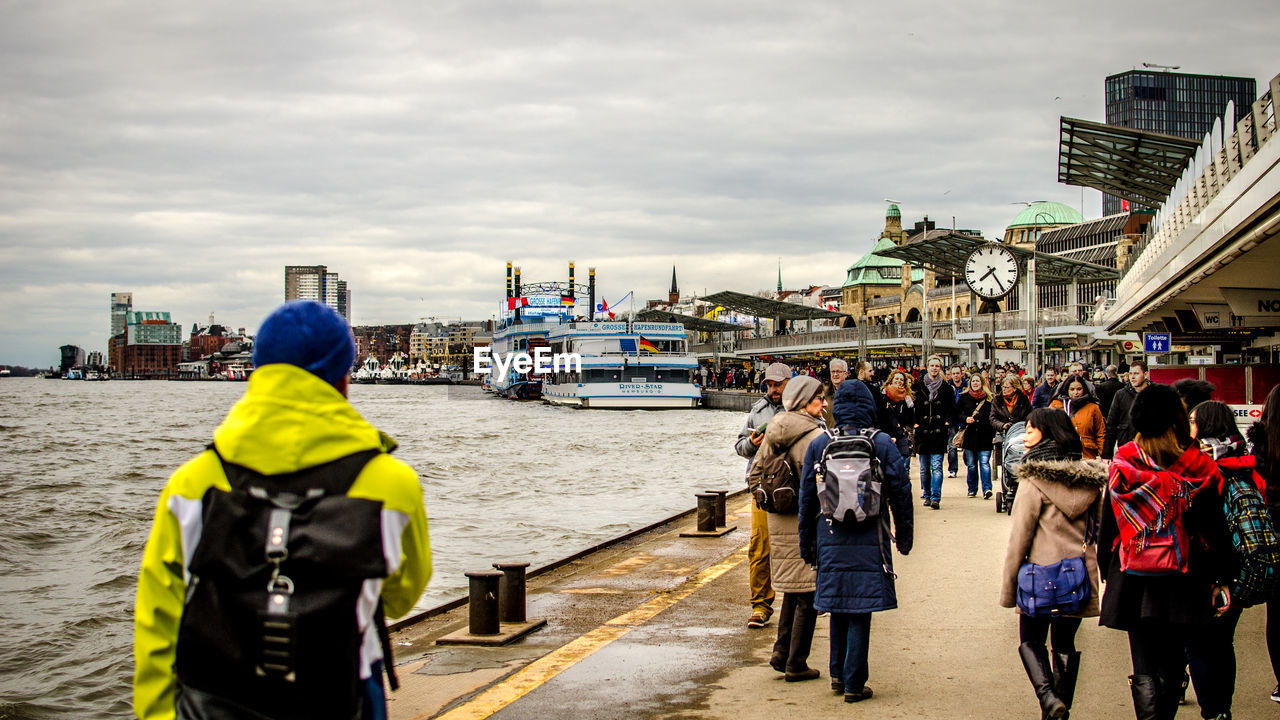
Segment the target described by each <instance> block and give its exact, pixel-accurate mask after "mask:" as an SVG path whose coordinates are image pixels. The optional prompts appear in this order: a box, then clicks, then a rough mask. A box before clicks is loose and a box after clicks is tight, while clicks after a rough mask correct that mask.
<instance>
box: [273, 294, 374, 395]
mask: <svg viewBox="0 0 1280 720" xmlns="http://www.w3.org/2000/svg"><path fill="white" fill-rule="evenodd" d="M355 359H356V341H355V338H353V337H352V336H351V327H350V326H348V325H347V321H346V320H343V319H342V316H341V315H339V314H338V313H337V311H335V310H334V309H333V308H331V307H329V306H328V305H323V304H321V303H318V302H316V301H315V300H291V301H289V302H287V303H285V304H283V305H281V306H280V307H278V308H276V309H275V310H272V311H271V314H270V315H268V316H267V319H266V320H263V321H262V325H261V326H260V327H259V328H258V337H257V339H256V340H255V342H254V345H253V364H254V367H262V366H263V365H271V364H274V363H285V364H287V365H296V366H298V367H300V368H302V369H303V370H306V371H307V372H310V373H311V374H313V375H316V376H317V377H319V378H320V379H321V380H324V381H325V382H327V383H329V384H330V385H333V384H336V383H337V382H338V381H339V380H341V379H342V378H344V377H346V376H347V374H348V373H350V372H351V364H352V363H354V362H355Z"/></svg>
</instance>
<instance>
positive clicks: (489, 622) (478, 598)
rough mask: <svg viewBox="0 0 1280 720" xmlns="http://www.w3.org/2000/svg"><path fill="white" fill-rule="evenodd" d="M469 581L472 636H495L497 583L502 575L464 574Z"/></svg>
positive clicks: (497, 627)
mask: <svg viewBox="0 0 1280 720" xmlns="http://www.w3.org/2000/svg"><path fill="white" fill-rule="evenodd" d="M466 576H467V577H468V578H470V580H471V594H470V598H469V603H470V604H469V609H470V611H471V615H470V621H469V628H470V632H471V634H472V635H497V634H498V631H499V630H500V629H501V626H500V625H499V623H498V583H499V581H500V580H501V579H502V573H500V572H498V571H496V570H473V571H472V572H469V573H466Z"/></svg>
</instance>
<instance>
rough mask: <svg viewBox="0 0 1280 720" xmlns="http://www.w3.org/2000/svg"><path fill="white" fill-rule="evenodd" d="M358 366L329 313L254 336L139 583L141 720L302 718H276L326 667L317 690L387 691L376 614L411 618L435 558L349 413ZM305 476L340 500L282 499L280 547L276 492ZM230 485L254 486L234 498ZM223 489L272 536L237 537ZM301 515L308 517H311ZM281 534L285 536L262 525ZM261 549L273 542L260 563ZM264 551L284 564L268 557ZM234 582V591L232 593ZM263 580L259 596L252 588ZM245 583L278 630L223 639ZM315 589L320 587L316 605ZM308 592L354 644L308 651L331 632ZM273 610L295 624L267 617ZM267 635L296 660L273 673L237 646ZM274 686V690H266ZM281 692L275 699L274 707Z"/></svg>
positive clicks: (179, 476)
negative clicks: (324, 600)
mask: <svg viewBox="0 0 1280 720" xmlns="http://www.w3.org/2000/svg"><path fill="white" fill-rule="evenodd" d="M354 359H355V343H354V340H353V339H352V337H351V330H350V328H349V327H348V325H347V323H346V321H345V320H343V319H342V318H341V317H340V316H339V315H338V314H337V313H335V312H334V311H333V310H332V309H330V308H328V307H326V306H324V305H321V304H319V303H316V302H312V301H293V302H290V303H286V304H284V305H282V306H280V307H279V308H277V309H276V310H275V311H273V312H272V313H271V315H269V316H268V317H267V319H266V320H265V321H264V322H263V324H262V327H261V328H260V329H259V332H258V338H257V343H256V346H255V349H254V364H255V366H256V367H257V370H255V371H254V373H253V374H252V376H251V377H250V379H249V384H248V389H247V391H246V392H245V395H244V397H242V398H241V399H240V401H239V402H237V403H236V405H235V406H234V407H232V409H231V411H230V413H229V414H228V415H227V417H226V419H225V420H224V421H223V422H222V424H221V425H220V426H219V427H218V428H217V429H216V430H215V431H214V435H213V444H212V445H210V447H209V449H208V450H207V451H205V452H203V453H201V454H199V455H197V456H196V457H194V458H193V459H191V460H190V461H188V462H187V463H185V464H184V465H182V466H181V467H179V468H178V469H177V471H175V472H174V473H173V475H172V476H171V477H170V478H169V481H168V482H167V483H166V485H165V487H164V490H163V491H162V492H161V494H160V501H159V504H158V506H157V508H156V514H155V520H154V524H153V526H152V529H151V535H150V537H149V538H148V540H147V544H146V549H145V550H144V552H143V559H142V568H141V571H140V574H139V577H138V595H137V604H136V612H135V616H134V661H135V663H136V666H135V674H134V683H133V690H134V712H135V713H136V714H137V716H138V717H139V718H144V719H145V720H149V719H151V718H166V719H167V718H174V717H178V718H182V717H189V716H200V717H204V716H205V715H204V714H202V713H209V714H211V715H217V716H231V717H234V716H240V717H264V718H271V717H279V716H286V715H292V714H295V713H297V712H303V710H302V708H301V707H296V706H295V707H293V709H292V710H291V711H290V712H288V713H282V712H278V710H276V709H273V708H272V707H270V706H271V705H272V703H273V702H274V701H275V700H276V699H277V698H279V697H284V696H285V695H287V691H288V690H290V689H293V690H298V689H300V688H303V687H307V682H308V681H309V682H311V683H315V682H316V676H317V674H320V675H326V674H327V675H328V676H333V675H334V673H335V667H336V666H341V667H340V668H338V669H337V671H336V672H338V676H336V677H337V679H338V680H339V682H326V683H323V685H329V686H332V685H338V686H341V690H340V691H339V692H340V693H341V692H346V691H347V690H353V689H354V690H356V691H357V692H364V690H363V688H365V687H366V686H369V685H371V684H376V688H377V691H376V692H380V691H381V682H382V679H381V669H382V668H381V661H382V660H383V659H384V658H383V650H382V648H383V647H384V646H385V643H380V642H379V639H378V632H379V630H380V628H381V624H382V620H381V616H380V613H378V612H377V607H378V604H379V603H378V600H379V599H380V601H381V607H382V609H383V610H384V611H385V614H386V615H387V616H389V617H399V616H401V615H404V614H405V613H407V612H409V610H410V609H412V607H413V605H414V603H415V602H417V600H418V597H419V596H420V595H421V594H422V591H423V589H424V588H425V587H426V585H427V581H428V580H429V579H430V577H431V549H430V545H429V543H428V538H427V518H426V513H425V511H424V508H423V503H422V487H421V485H420V483H419V482H418V477H417V474H416V473H415V472H414V471H413V469H411V468H410V467H409V466H408V465H406V464H405V463H403V462H401V461H399V460H396V459H394V458H392V457H391V456H390V455H388V454H387V453H389V452H390V451H391V450H392V449H394V448H395V441H394V440H392V439H391V438H390V437H388V436H387V435H385V434H384V433H382V432H381V431H379V430H378V429H377V428H375V427H373V426H372V425H370V424H369V423H368V422H367V421H365V419H364V418H362V417H361V416H360V414H359V413H358V412H356V410H355V408H353V407H352V406H351V404H350V403H349V402H348V401H347V398H346V392H347V383H348V379H349V378H348V376H349V373H350V370H351V366H352V363H353V361H354ZM344 472H345V473H346V474H347V475H348V477H346V478H345V479H344V478H343V477H341V476H342V475H343V473H344ZM326 473H327V475H326ZM352 475H353V476H354V477H353V478H352V477H351V476H352ZM313 476H314V477H320V476H324V477H329V476H333V477H334V478H336V481H337V484H336V485H332V487H337V488H342V489H345V493H341V492H340V491H339V492H335V493H331V496H330V497H329V498H324V499H321V500H315V499H314V497H315V496H314V495H305V494H304V495H300V496H298V497H293V496H289V495H288V494H287V493H284V492H283V490H282V491H281V492H282V494H283V495H284V496H285V497H286V498H289V499H291V500H296V501H298V502H299V503H301V508H300V509H299V510H298V511H297V512H295V514H294V515H293V528H294V529H293V532H290V530H289V524H288V517H286V516H288V515H289V512H291V511H290V510H289V509H286V510H284V511H281V510H279V508H281V507H285V508H288V507H289V503H288V502H283V503H282V502H279V501H278V500H277V498H276V495H275V494H274V492H275V489H274V488H276V487H279V488H285V487H292V486H288V485H286V483H288V482H294V481H295V480H296V479H298V478H302V479H303V480H302V481H303V482H306V481H309V480H308V479H309V478H312V477H313ZM239 478H249V479H250V480H247V481H244V482H246V483H247V484H245V485H244V486H243V488H244V490H243V491H241V484H240V483H241V482H242V481H241V480H240V479H239ZM290 478H294V480H290ZM331 479H332V478H331ZM325 482H330V480H325ZM273 483H279V485H278V486H275V485H273ZM233 484H235V488H236V491H237V492H241V494H240V496H239V497H240V498H242V499H243V498H245V497H247V496H248V495H252V494H253V493H254V492H255V491H256V492H257V493H258V494H257V495H255V496H254V497H259V498H267V499H269V500H270V502H271V503H274V505H266V504H263V507H264V508H266V509H265V511H263V513H264V514H263V515H262V517H264V518H265V517H267V514H265V513H267V512H270V513H271V514H270V518H271V520H270V523H254V524H248V523H243V524H241V525H239V526H237V525H236V524H235V520H234V518H235V517H237V516H236V513H235V512H232V513H230V515H228V513H227V512H225V509H226V508H227V507H232V508H233V509H234V510H236V511H239V508H240V506H237V505H235V504H234V503H233V502H231V500H230V499H234V498H235V497H237V496H236V494H235V493H234V492H233ZM254 485H256V486H257V487H256V488H254V487H253V486H254ZM263 488H265V490H264V489H263ZM245 502H250V503H251V502H252V501H247V500H246V501H245ZM308 503H311V504H308ZM323 503H328V504H327V505H326V504H323ZM335 503H336V505H335ZM324 508H329V510H327V511H326V510H325V509H324ZM335 509H336V517H338V518H341V520H340V521H339V522H330V523H328V525H325V524H324V523H322V522H320V521H318V520H316V519H315V518H317V517H322V516H323V515H324V514H325V512H330V513H331V514H332V513H334V512H335ZM304 510H309V514H308V515H307V516H305V517H304V516H303V515H302V514H301V513H302V511H304ZM282 512H283V515H281V513H282ZM242 515H243V512H241V516H242ZM220 517H222V518H226V517H232V520H231V521H224V520H220V519H219V518H220ZM280 518H284V520H283V522H284V528H283V529H281V528H277V527H275V526H274V525H272V524H271V523H276V522H277V520H279V519H280ZM308 522H311V523H312V524H311V525H308V524H307V523H308ZM258 525H262V527H258ZM237 527H240V528H248V529H251V530H252V533H257V535H256V536H254V537H253V538H252V539H250V540H247V541H246V540H245V538H243V537H238V536H237V534H236V533H235V532H231V533H225V534H223V536H216V537H215V535H219V534H222V533H223V531H224V530H227V529H228V528H237ZM246 532H248V531H247V530H246ZM252 533H249V534H252ZM272 537H274V538H276V539H275V540H272V539H271V538H272ZM262 538H268V539H267V544H266V551H265V553H264V550H263V548H264V545H263V544H262ZM273 541H274V542H277V544H278V545H279V546H280V547H279V550H280V552H276V553H274V554H273V553H272V552H271V549H272V548H271V545H270V543H271V542H273ZM237 548H239V549H241V550H243V552H238V551H237ZM335 548H337V549H339V550H340V552H338V553H337V555H338V558H337V559H336V565H335V567H334V568H332V569H331V568H330V567H329V566H326V565H325V564H324V563H323V562H315V561H316V559H317V558H321V557H322V556H323V557H324V558H330V557H331V556H332V555H333V550H334V549H335ZM325 551H328V552H329V553H330V554H329V555H325ZM291 553H292V554H291ZM308 553H310V557H308ZM264 557H265V560H264ZM308 562H310V563H311V564H309V565H308V564H307V563H308ZM337 566H341V567H337ZM273 569H274V573H272V570H273ZM237 572H239V573H240V574H241V575H242V576H243V577H239V578H237V577H236V575H237ZM269 573H272V574H270V581H269V583H266V584H265V585H266V586H265V587H264V583H263V582H261V580H263V579H265V578H266V577H267V576H268V574H269ZM290 575H291V576H293V577H292V579H290V577H289V576H290ZM351 578H355V579H354V580H351ZM246 579H247V580H248V584H246V585H245V587H246V588H248V590H246V591H243V592H250V591H254V592H259V594H261V595H262V596H263V602H264V603H265V604H266V606H265V609H264V608H263V607H261V606H258V605H253V606H252V607H250V608H249V610H250V611H251V612H252V613H256V614H257V615H258V616H259V617H258V619H259V620H260V619H262V618H267V619H269V620H270V619H273V618H275V619H279V618H285V619H286V620H285V623H284V625H270V624H267V625H263V624H261V623H247V624H249V625H251V626H252V627H251V628H250V629H249V630H248V631H247V634H246V633H245V632H244V631H243V629H240V628H238V626H237V627H234V628H233V626H234V625H236V620H235V618H231V615H232V610H231V608H230V605H231V603H230V602H229V601H228V600H227V599H226V598H225V597H224V595H225V593H226V592H227V590H226V588H227V587H229V586H230V585H231V584H232V583H233V582H234V581H236V580H246ZM286 581H287V582H286ZM344 581H345V582H347V585H352V583H354V586H353V589H352V588H345V587H344V586H342V582H344ZM219 583H221V584H220V585H219ZM319 586H325V587H324V588H323V591H321V590H317V588H318V587H319ZM219 588H220V589H219ZM243 592H242V595H243ZM308 592H311V593H312V596H314V595H316V594H317V593H319V594H323V593H329V596H327V597H335V596H338V595H341V596H342V597H344V598H346V599H347V600H349V601H350V603H349V604H350V606H351V608H352V609H354V612H351V613H350V620H347V613H345V612H344V613H342V614H341V616H340V617H341V618H342V621H343V622H349V623H350V625H351V629H350V631H349V632H348V633H347V635H348V636H349V637H346V638H345V639H343V640H342V641H341V642H332V641H330V640H329V639H324V640H323V641H316V640H312V641H311V642H313V643H315V642H320V644H319V645H313V646H308V645H307V642H308V639H307V636H309V635H314V634H315V633H312V632H311V631H310V630H309V629H308V628H316V627H320V628H325V629H327V628H329V627H331V626H332V624H333V623H332V622H331V620H330V619H326V620H325V621H324V622H322V623H316V622H315V621H314V620H312V621H311V622H312V623H313V624H312V625H310V626H308V625H307V624H306V623H307V622H308V620H307V619H306V617H305V615H306V612H308V611H307V608H308V607H313V605H309V604H308V603H309V602H312V601H310V600H308V596H307V593H308ZM215 593H221V594H215ZM343 593H345V595H344V594H343ZM291 600H292V601H293V604H292V607H291V606H290V601H291ZM254 602H255V603H256V600H255V601H254ZM272 603H275V605H274V606H273V605H272ZM279 608H284V609H286V610H289V609H291V610H293V611H294V613H295V615H288V614H287V613H286V614H285V615H271V613H272V612H273V609H279ZM184 615H185V616H184ZM249 617H252V615H250V616H249ZM239 619H240V620H243V619H244V617H243V616H242V617H241V618H239ZM291 622H292V623H296V627H295V626H291V625H289V623H291ZM240 624H241V625H243V624H246V623H240ZM264 627H284V628H285V631H283V632H281V633H279V634H280V635H281V637H285V638H286V639H287V640H288V642H287V643H286V644H289V643H296V644H297V648H295V650H296V652H292V653H290V652H286V653H285V654H284V655H283V656H282V657H285V658H286V659H285V660H283V661H281V663H282V664H281V665H273V664H272V663H271V662H265V663H264V662H263V660H262V655H261V651H260V648H257V647H250V646H251V645H257V644H260V643H257V642H241V641H238V640H237V638H238V637H252V638H254V639H255V640H256V639H258V638H259V637H260V636H261V635H262V634H263V633H266V634H267V635H270V634H271V631H269V630H264V629H263V628H264ZM237 632H240V633H241V634H240V635H237ZM290 633H293V634H292V635H291V634H290ZM295 636H296V637H295ZM180 638H181V642H180ZM344 643H345V645H344ZM336 646H343V647H346V648H349V649H352V650H353V651H354V654H358V656H359V657H358V658H334V659H333V661H329V660H328V659H326V656H325V654H326V653H331V650H330V648H332V647H336ZM348 654H352V653H348ZM264 668H265V670H264ZM357 668H358V675H359V677H358V678H355V677H350V678H342V677H340V675H341V674H342V673H343V672H346V671H352V672H348V673H347V674H349V675H354V674H355V672H354V671H355V670H356V669H357ZM274 670H278V671H279V677H273V676H272V675H273V671H274ZM273 682H274V683H276V685H274V686H273V685H271V683H273ZM344 683H345V685H344ZM277 687H278V688H284V690H283V691H281V692H277V690H276V689H275V688H277ZM356 702H360V701H359V700H357V701H356ZM264 706H266V707H264ZM366 708H367V706H366ZM329 710H332V711H335V712H326V713H324V716H328V717H340V716H346V717H359V716H360V711H359V707H358V706H357V709H356V714H355V715H348V714H345V713H344V712H343V711H338V710H337V709H336V708H333V707H330V708H329ZM214 711H217V712H216V713H215V712H214Z"/></svg>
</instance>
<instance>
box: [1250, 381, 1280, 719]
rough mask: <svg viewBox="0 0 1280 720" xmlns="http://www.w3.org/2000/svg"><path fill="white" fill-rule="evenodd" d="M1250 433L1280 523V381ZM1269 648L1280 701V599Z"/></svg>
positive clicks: (1270, 613) (1271, 619) (1272, 605)
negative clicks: (1275, 486) (1276, 486)
mask: <svg viewBox="0 0 1280 720" xmlns="http://www.w3.org/2000/svg"><path fill="white" fill-rule="evenodd" d="M1246 436H1247V437H1248V439H1249V446H1250V447H1251V448H1252V452H1253V457H1254V461H1255V467H1256V468H1257V471H1258V475H1260V476H1261V477H1262V479H1263V480H1264V481H1265V482H1266V484H1267V485H1268V488H1267V491H1266V493H1265V494H1264V495H1263V497H1264V498H1266V500H1267V510H1268V511H1270V513H1271V524H1272V525H1273V526H1274V527H1280V488H1273V487H1271V486H1274V485H1280V385H1276V386H1275V387H1273V388H1271V392H1269V393H1267V401H1266V404H1265V405H1263V406H1262V419H1261V420H1260V421H1258V422H1255V423H1254V424H1253V425H1250V426H1249V430H1248V432H1247V433H1246ZM1267 652H1268V653H1270V655H1271V672H1272V674H1273V675H1275V676H1276V689H1275V690H1272V691H1271V699H1272V700H1274V701H1276V702H1280V599H1275V600H1271V601H1270V602H1268V603H1267Z"/></svg>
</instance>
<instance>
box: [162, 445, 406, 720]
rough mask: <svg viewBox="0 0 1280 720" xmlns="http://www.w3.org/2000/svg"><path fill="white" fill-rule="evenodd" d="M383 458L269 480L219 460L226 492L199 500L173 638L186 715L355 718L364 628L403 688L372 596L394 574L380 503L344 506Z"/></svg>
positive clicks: (355, 458)
mask: <svg viewBox="0 0 1280 720" xmlns="http://www.w3.org/2000/svg"><path fill="white" fill-rule="evenodd" d="M210 449H213V450H214V452H215V453H217V450H216V449H214V448H213V447H212V446H210ZM378 454H380V451H378V450H369V451H365V452H360V453H355V454H353V455H349V456H347V457H344V458H340V459H338V460H334V461H332V462H329V463H326V464H324V465H319V466H316V467H312V468H307V469H304V470H300V471H298V472H295V473H289V474H285V475H272V476H265V475H262V474H259V473H257V472H255V471H253V470H250V469H248V468H246V467H243V466H240V465H235V464H232V463H229V462H227V461H226V460H224V459H222V457H221V455H219V456H218V458H219V460H220V461H221V462H222V467H223V469H224V471H225V472H226V475H227V480H228V481H229V483H230V485H231V491H230V492H226V491H223V490H220V489H218V488H210V489H209V490H208V491H207V492H205V494H204V497H203V498H202V499H201V505H202V507H201V511H202V520H203V524H202V530H201V535H200V540H199V542H198V543H197V544H196V546H195V549H194V550H193V551H192V554H191V559H190V562H189V564H188V568H187V569H188V570H189V572H190V577H189V580H188V583H187V596H186V602H185V606H184V608H183V612H182V620H181V623H180V625H179V630H178V645H177V659H176V662H175V671H176V674H177V680H178V687H177V691H176V697H175V704H176V706H177V709H178V716H179V717H199V718H207V719H209V720H214V719H219V718H233V717H237V718H241V717H244V718H271V719H272V720H293V719H295V718H296V719H297V720H302V719H303V718H318V717H331V718H354V717H358V716H359V715H360V714H361V712H362V711H361V708H362V704H363V703H364V702H365V700H366V698H365V695H366V687H365V682H366V681H362V680H361V679H360V669H361V646H362V643H363V641H364V633H365V632H366V631H365V630H362V629H361V628H360V627H359V624H360V623H361V622H364V623H366V627H368V625H367V623H374V624H375V629H376V631H377V632H378V634H379V636H380V640H381V645H382V653H383V660H382V664H383V668H385V669H386V670H387V672H388V674H389V676H390V679H391V685H392V687H393V688H395V687H396V685H397V683H396V681H395V676H394V674H393V672H392V670H391V668H392V665H393V662H392V656H391V649H390V643H389V642H388V640H387V634H386V625H385V623H384V621H383V617H382V603H381V600H378V601H377V603H376V604H375V605H376V607H370V605H369V600H368V597H367V590H368V589H369V586H373V589H375V590H376V589H378V588H380V585H378V581H380V580H381V579H383V578H385V577H386V576H387V575H388V565H387V561H386V559H385V558H384V555H383V547H382V503H381V502H379V501H376V500H368V499H362V498H353V497H348V496H347V491H348V490H349V489H350V487H351V485H352V483H353V482H355V479H356V476H358V475H359V474H360V471H361V470H362V469H363V468H364V466H365V465H366V464H367V463H368V462H369V461H370V460H372V459H373V458H374V457H375V456H377V455H378ZM362 595H364V596H365V597H363V598H362ZM381 682H382V681H381V677H380V676H379V677H377V678H376V683H377V685H378V688H379V690H380V688H381Z"/></svg>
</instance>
